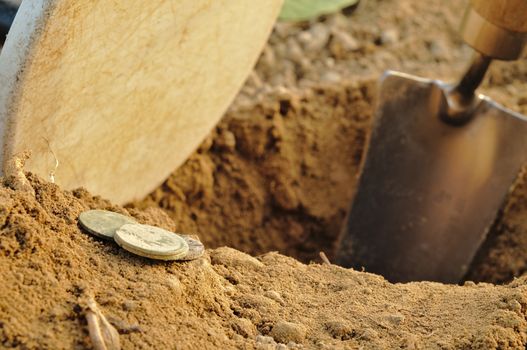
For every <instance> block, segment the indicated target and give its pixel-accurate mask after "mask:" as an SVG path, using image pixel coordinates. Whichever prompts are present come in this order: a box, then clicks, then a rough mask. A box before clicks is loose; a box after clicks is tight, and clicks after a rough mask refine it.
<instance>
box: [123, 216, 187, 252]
mask: <svg viewBox="0 0 527 350" xmlns="http://www.w3.org/2000/svg"><path fill="white" fill-rule="evenodd" d="M114 239H115V241H116V242H117V244H119V245H120V246H121V247H122V248H124V249H125V250H127V251H129V252H130V253H134V254H136V255H140V256H143V257H146V258H151V259H157V260H180V259H182V258H184V257H185V256H186V255H187V253H188V250H189V246H188V244H187V242H186V241H185V240H184V239H183V238H182V237H181V236H179V235H177V234H175V233H173V232H170V231H167V230H164V229H162V228H159V227H155V226H150V225H141V224H126V225H123V226H121V227H120V228H119V229H118V230H117V232H116V233H115V235H114Z"/></svg>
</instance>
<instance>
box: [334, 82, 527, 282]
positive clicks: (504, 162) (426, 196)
mask: <svg viewBox="0 0 527 350" xmlns="http://www.w3.org/2000/svg"><path fill="white" fill-rule="evenodd" d="M446 87H447V85H446V84H444V83H442V82H438V81H431V80H426V79H421V78H417V77H413V76H410V75H406V74H401V73H394V72H388V73H386V74H385V75H384V77H383V79H382V81H381V87H380V96H379V100H378V109H377V114H376V120H375V121H374V129H373V130H372V134H371V136H370V142H369V146H368V147H369V148H368V151H367V155H366V159H365V163H364V167H363V170H362V174H361V178H360V182H359V187H358V190H357V193H356V196H355V199H354V203H353V205H352V209H351V211H350V214H349V216H348V222H347V227H346V230H345V232H343V236H342V237H341V241H340V246H339V250H338V252H337V263H338V264H340V265H343V266H346V267H354V268H358V269H360V268H363V267H364V268H365V270H366V271H368V272H373V273H377V274H381V275H383V276H384V277H385V278H386V279H388V280H389V281H392V282H403V281H416V280H432V281H440V282H445V283H457V282H459V281H460V280H461V279H462V278H463V276H464V275H465V273H466V270H467V268H468V266H469V264H470V263H471V261H472V259H473V257H474V255H475V253H476V251H477V250H478V248H479V246H480V244H481V243H482V241H483V240H484V238H485V235H486V233H487V232H488V230H489V227H490V226H491V225H492V223H493V221H494V219H495V216H496V213H497V211H498V210H499V208H500V206H501V204H502V202H503V200H504V197H505V195H506V194H507V192H508V190H509V188H510V186H511V184H512V182H513V181H514V179H515V177H516V176H517V173H518V171H519V169H520V167H521V166H522V164H523V163H524V162H526V161H527V119H526V118H525V117H523V116H522V115H519V114H517V113H514V112H512V111H509V110H506V109H505V108H503V107H501V106H499V105H498V104H496V103H494V102H493V101H491V100H490V99H488V98H487V97H484V96H480V97H479V99H480V100H481V101H480V103H479V105H478V107H477V109H476V111H475V113H474V115H473V117H472V119H471V120H470V121H469V122H468V123H466V124H464V125H463V126H453V125H449V124H447V123H445V122H444V121H442V119H441V118H440V113H439V111H440V108H441V107H442V105H443V101H444V89H445V88H446Z"/></svg>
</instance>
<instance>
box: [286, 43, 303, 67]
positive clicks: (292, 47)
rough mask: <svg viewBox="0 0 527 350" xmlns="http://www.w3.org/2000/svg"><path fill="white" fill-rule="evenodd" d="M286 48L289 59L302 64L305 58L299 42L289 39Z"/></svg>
mask: <svg viewBox="0 0 527 350" xmlns="http://www.w3.org/2000/svg"><path fill="white" fill-rule="evenodd" d="M286 48H287V57H288V58H289V59H290V60H292V61H293V62H296V63H300V62H301V61H302V59H303V58H304V57H305V54H304V51H303V50H302V47H301V46H300V44H299V43H298V41H297V40H296V39H295V38H293V37H291V38H289V39H287V43H286Z"/></svg>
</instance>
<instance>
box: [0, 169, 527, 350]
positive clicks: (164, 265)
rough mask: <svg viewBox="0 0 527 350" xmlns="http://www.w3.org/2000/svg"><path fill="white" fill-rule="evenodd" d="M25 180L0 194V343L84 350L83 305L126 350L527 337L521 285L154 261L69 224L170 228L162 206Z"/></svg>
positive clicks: (525, 291) (415, 345)
mask: <svg viewBox="0 0 527 350" xmlns="http://www.w3.org/2000/svg"><path fill="white" fill-rule="evenodd" d="M29 180H30V184H31V185H32V187H33V189H34V191H35V192H34V193H35V194H34V195H33V194H32V193H31V191H27V190H26V191H24V190H13V189H12V188H10V187H9V186H7V187H6V186H2V187H0V200H1V203H2V206H1V207H0V224H1V227H2V229H1V235H0V252H1V254H0V274H1V276H2V278H3V287H2V288H0V344H2V347H3V348H19V349H71V348H79V349H80V348H90V347H91V345H92V342H91V338H90V335H89V333H88V328H87V323H86V314H87V306H86V300H87V299H88V298H90V297H93V298H94V300H95V301H96V302H97V303H98V305H99V308H100V310H101V311H102V313H103V314H104V315H105V316H106V318H107V319H108V320H109V321H110V323H111V324H112V325H113V326H114V327H115V328H116V329H117V330H118V332H119V333H120V335H119V339H120V342H121V344H122V347H123V348H124V349H130V348H136V349H216V348H224V349H234V348H237V349H287V348H289V349H300V348H303V349H314V348H318V349H355V348H357V349H358V348H363V349H382V348H386V349H388V348H405V349H498V348H499V349H519V348H522V347H523V346H524V344H525V342H526V341H527V321H526V314H527V281H526V280H525V279H518V280H516V281H515V282H514V283H512V284H509V285H507V286H495V285H490V284H478V285H476V284H474V283H467V284H466V285H465V286H463V287H454V286H445V285H441V284H437V283H430V282H421V283H410V284H397V285H393V284H390V283H388V282H386V281H385V280H384V279H383V278H382V277H380V276H376V275H372V274H368V273H364V272H358V271H353V270H347V269H343V268H340V267H337V266H333V265H320V264H310V265H305V264H302V263H300V262H298V261H297V260H294V259H292V258H288V257H285V256H283V255H280V254H277V253H268V254H265V255H262V256H260V257H258V258H254V257H251V256H249V255H247V254H244V253H241V252H239V251H237V250H234V249H232V248H226V247H224V248H218V249H214V250H208V251H207V254H206V255H205V256H204V257H203V258H200V259H199V260H195V261H192V262H186V263H177V262H154V261H151V260H148V259H144V258H140V257H137V256H135V255H132V254H129V253H127V252H126V251H124V250H122V249H120V248H119V247H118V246H117V245H116V244H114V243H110V242H108V241H102V240H99V239H97V238H94V237H93V236H91V235H89V234H86V233H84V232H82V231H81V230H80V229H79V227H78V225H77V216H78V214H79V213H80V212H81V211H83V210H86V209H88V208H105V209H111V210H114V211H117V212H121V213H124V214H131V215H133V216H135V217H136V218H137V219H138V220H139V221H140V222H143V223H149V224H155V225H158V226H161V227H164V228H167V229H172V230H173V229H177V225H175V224H174V222H173V221H171V220H170V219H169V218H168V217H167V215H166V214H164V213H163V212H162V211H161V210H158V209H157V210H156V209H150V210H148V211H138V210H134V209H131V210H129V211H127V210H126V209H123V208H120V207H117V206H113V205H111V203H109V202H107V201H104V200H102V199H100V198H98V197H92V196H91V195H90V194H89V193H87V192H86V191H84V190H78V191H74V192H66V191H62V190H61V189H60V188H58V187H57V186H56V185H53V184H49V183H45V182H43V181H42V180H39V179H37V178H35V177H33V176H30V177H29ZM280 344H282V345H280Z"/></svg>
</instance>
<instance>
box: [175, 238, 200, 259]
mask: <svg viewBox="0 0 527 350" xmlns="http://www.w3.org/2000/svg"><path fill="white" fill-rule="evenodd" d="M180 236H181V237H182V238H183V239H184V240H185V241H186V242H187V244H188V253H187V255H185V257H184V258H182V259H180V260H195V259H197V258H200V257H201V256H202V255H203V252H204V251H205V247H204V246H203V243H201V242H200V241H199V240H197V239H195V238H193V237H192V236H187V235H180Z"/></svg>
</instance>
